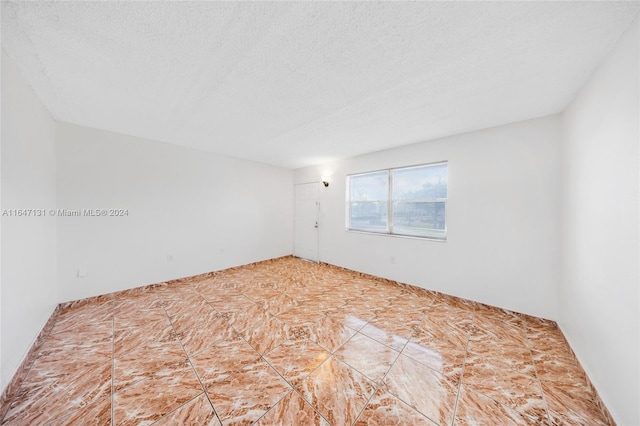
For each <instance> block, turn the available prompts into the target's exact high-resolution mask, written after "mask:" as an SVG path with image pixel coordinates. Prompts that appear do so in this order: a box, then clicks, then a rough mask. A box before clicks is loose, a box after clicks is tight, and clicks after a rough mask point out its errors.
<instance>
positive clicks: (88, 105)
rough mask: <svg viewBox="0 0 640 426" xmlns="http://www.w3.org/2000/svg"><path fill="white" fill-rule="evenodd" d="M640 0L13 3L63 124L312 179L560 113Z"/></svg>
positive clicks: (16, 33)
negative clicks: (324, 170)
mask: <svg viewBox="0 0 640 426" xmlns="http://www.w3.org/2000/svg"><path fill="white" fill-rule="evenodd" d="M639 11H640V2H638V1H634V2H614V1H605V2H591V1H589V2H564V1H563V2H420V3H416V2H345V3H342V2H340V3H338V2H195V1H193V2H169V1H161V2H157V1H156V2H133V1H129V2H43V1H37V2H28V1H15V2H5V1H3V3H2V48H3V49H4V50H5V52H6V53H7V54H8V55H9V56H10V57H11V58H13V60H14V61H15V62H16V63H17V65H18V67H19V68H20V70H21V71H22V73H23V74H24V76H25V78H26V79H27V81H28V82H29V83H30V84H31V85H32V87H33V88H34V90H35V92H36V93H37V94H38V96H39V97H40V98H41V99H42V101H43V103H44V105H45V106H46V107H47V108H48V110H49V111H50V112H51V114H52V115H53V117H54V118H55V119H56V120H59V121H64V122H70V123H75V124H80V125H84V126H90V127H95V128H100V129H107V130H112V131H115V132H120V133H125V134H130V135H135V136H140V137H145V138H149V139H155V140H159V141H165V142H170V143H175V144H180V145H184V146H189V147H193V148H199V149H204V150H209V151H213V152H218V153H223V154H228V155H232V156H236V157H241V158H246V159H251V160H256V161H261V162H266V163H271V164H275V165H279V166H284V167H291V168H294V167H302V166H306V165H311V164H318V163H322V162H326V161H331V160H334V159H337V158H343V157H348V156H353V155H357V154H361V153H365V152H372V151H377V150H381V149H385V148H391V147H394V146H399V145H405V144H410V143H415V142H420V141H425V140H429V139H433V138H436V137H441V136H446V135H451V134H456V133H462V132H466V131H470V130H475V129H480V128H486V127H490V126H495V125H500V124H504V123H509V122H514V121H519V120H524V119H529V118H534V117H539V116H544V115H548V114H553V113H557V112H560V111H562V110H563V109H564V108H565V107H566V106H567V105H568V103H569V102H570V101H571V99H572V98H573V97H574V95H575V94H576V92H577V90H578V89H579V88H580V87H581V86H582V85H583V84H584V82H585V81H586V79H587V78H588V77H589V75H590V74H591V73H592V72H593V71H594V69H595V67H596V66H597V65H598V64H599V62H600V61H601V60H602V59H603V57H604V56H605V55H606V53H607V52H608V51H609V49H610V48H611V47H612V46H613V44H614V43H615V42H616V40H617V39H618V37H619V36H620V35H621V34H622V33H623V32H624V30H625V29H626V28H627V27H628V26H629V25H630V23H631V22H632V20H633V19H634V17H635V16H636V15H637V14H638V12H639Z"/></svg>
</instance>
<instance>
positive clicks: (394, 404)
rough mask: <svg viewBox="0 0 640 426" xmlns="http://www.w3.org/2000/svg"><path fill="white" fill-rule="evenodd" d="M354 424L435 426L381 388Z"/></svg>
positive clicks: (363, 425)
mask: <svg viewBox="0 0 640 426" xmlns="http://www.w3.org/2000/svg"><path fill="white" fill-rule="evenodd" d="M355 425H356V426H387V425H394V426H414V425H416V426H418V425H424V426H436V425H437V423H434V422H433V421H431V420H429V419H428V418H426V417H425V416H423V415H422V414H420V413H419V412H417V411H416V410H414V409H413V408H411V407H410V406H409V405H407V404H405V403H404V402H402V401H400V400H399V399H398V398H396V397H395V396H393V395H391V394H390V393H388V392H385V391H384V390H382V389H378V391H377V392H376V393H375V395H373V397H372V398H371V400H370V401H369V403H368V404H367V406H366V407H365V408H364V411H363V412H362V414H361V415H360V417H358V421H357V422H356V423H355Z"/></svg>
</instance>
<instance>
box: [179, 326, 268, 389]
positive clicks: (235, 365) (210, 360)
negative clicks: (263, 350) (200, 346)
mask: <svg viewBox="0 0 640 426" xmlns="http://www.w3.org/2000/svg"><path fill="white" fill-rule="evenodd" d="M259 359H260V354H259V353H258V352H256V350H255V349H253V348H252V347H251V345H249V344H248V343H247V342H245V341H244V339H242V338H240V337H239V336H237V337H235V338H234V339H232V340H225V341H223V342H220V343H218V344H217V345H215V346H212V347H209V348H207V349H205V350H203V351H202V352H199V353H198V354H196V355H195V356H192V357H191V362H192V363H193V366H194V368H195V369H196V372H197V373H198V377H200V380H201V381H202V384H203V385H204V386H205V387H209V386H211V385H212V384H213V383H215V382H219V381H222V380H224V379H226V378H227V377H229V376H230V375H232V374H234V373H236V372H238V371H240V370H241V369H242V368H243V367H245V366H247V365H249V364H253V363H255V362H257V361H258V360H259Z"/></svg>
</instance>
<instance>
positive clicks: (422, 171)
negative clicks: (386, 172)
mask: <svg viewBox="0 0 640 426" xmlns="http://www.w3.org/2000/svg"><path fill="white" fill-rule="evenodd" d="M392 173H393V199H394V201H395V200H421V199H422V200H424V199H434V198H447V176H448V174H447V164H436V165H433V166H421V167H411V168H407V169H396V170H393V171H392Z"/></svg>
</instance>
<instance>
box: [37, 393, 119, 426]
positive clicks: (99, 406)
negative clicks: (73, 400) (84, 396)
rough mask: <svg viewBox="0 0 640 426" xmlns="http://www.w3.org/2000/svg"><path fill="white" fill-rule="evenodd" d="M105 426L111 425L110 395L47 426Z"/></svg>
mask: <svg viewBox="0 0 640 426" xmlns="http://www.w3.org/2000/svg"><path fill="white" fill-rule="evenodd" d="M68 425H78V426H85V425H86V426H107V425H111V395H109V396H106V397H104V398H100V399H99V400H98V401H96V402H94V403H93V404H90V405H87V406H86V407H84V408H81V409H79V410H78V411H76V412H74V413H71V414H69V415H68V416H65V417H61V418H58V419H56V420H54V421H52V422H51V423H48V425H47V426H68Z"/></svg>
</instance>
